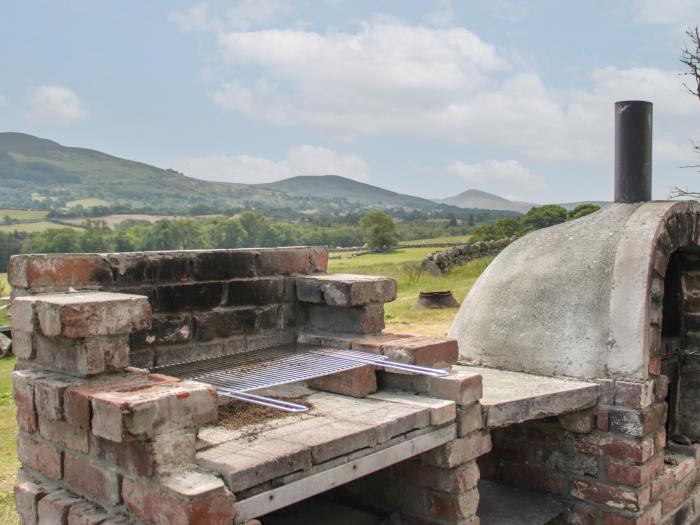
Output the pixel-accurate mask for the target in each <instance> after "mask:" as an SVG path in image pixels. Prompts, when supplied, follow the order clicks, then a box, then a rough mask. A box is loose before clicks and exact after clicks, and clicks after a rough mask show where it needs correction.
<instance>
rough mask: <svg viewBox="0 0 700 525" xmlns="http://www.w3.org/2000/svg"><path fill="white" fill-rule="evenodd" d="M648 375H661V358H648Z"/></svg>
mask: <svg viewBox="0 0 700 525" xmlns="http://www.w3.org/2000/svg"><path fill="white" fill-rule="evenodd" d="M649 373H650V374H651V375H653V376H658V375H661V357H660V356H653V357H650V358H649Z"/></svg>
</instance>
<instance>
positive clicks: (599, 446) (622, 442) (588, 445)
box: [574, 433, 654, 463]
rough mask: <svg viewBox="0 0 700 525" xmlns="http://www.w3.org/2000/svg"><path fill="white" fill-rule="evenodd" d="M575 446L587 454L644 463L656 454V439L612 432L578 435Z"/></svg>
mask: <svg viewBox="0 0 700 525" xmlns="http://www.w3.org/2000/svg"><path fill="white" fill-rule="evenodd" d="M574 447H575V448H576V450H578V451H579V452H584V453H586V454H593V455H596V456H611V457H613V458H616V459H623V460H630V461H634V462H635V463H643V462H645V461H647V460H649V459H650V458H651V457H652V456H653V455H654V440H653V439H651V438H649V437H647V438H645V439H642V440H635V439H629V438H624V437H622V436H615V435H612V434H604V433H593V434H588V435H579V436H576V438H575V439H574Z"/></svg>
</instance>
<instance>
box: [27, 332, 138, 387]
mask: <svg viewBox="0 0 700 525" xmlns="http://www.w3.org/2000/svg"><path fill="white" fill-rule="evenodd" d="M33 345H34V347H35V351H36V363H37V364H38V365H40V366H42V367H44V368H46V369H49V370H60V371H63V372H66V373H67V374H71V375H75V376H82V377H84V376H89V375H96V374H101V373H103V372H109V371H115V370H121V369H124V368H126V367H127V366H129V336H128V335H115V336H92V337H87V338H85V339H66V338H63V337H45V336H43V335H40V334H34V338H33Z"/></svg>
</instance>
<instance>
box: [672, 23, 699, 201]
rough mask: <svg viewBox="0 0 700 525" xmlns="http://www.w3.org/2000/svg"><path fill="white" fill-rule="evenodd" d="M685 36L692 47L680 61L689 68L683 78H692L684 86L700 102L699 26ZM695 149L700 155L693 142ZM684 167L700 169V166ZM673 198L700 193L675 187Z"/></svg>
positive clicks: (685, 49)
mask: <svg viewBox="0 0 700 525" xmlns="http://www.w3.org/2000/svg"><path fill="white" fill-rule="evenodd" d="M685 34H686V35H687V36H688V38H690V47H688V44H686V45H685V47H684V48H683V51H681V57H680V61H681V63H683V64H684V65H685V66H686V67H687V68H688V70H687V71H686V72H685V73H683V76H687V77H690V78H691V81H690V85H689V84H687V83H685V82H684V83H683V85H684V86H685V87H686V89H687V90H688V93H690V94H691V95H692V96H693V97H695V98H697V99H698V100H700V29H699V28H698V26H695V27H694V28H688V29H687V30H686V32H685ZM693 149H694V150H695V152H696V153H698V154H700V144H698V143H697V142H693ZM684 167H685V168H700V164H695V165H691V166H684ZM671 197H694V198H696V199H697V198H700V192H697V191H688V190H687V189H685V188H679V187H678V186H675V187H674V188H672V190H671Z"/></svg>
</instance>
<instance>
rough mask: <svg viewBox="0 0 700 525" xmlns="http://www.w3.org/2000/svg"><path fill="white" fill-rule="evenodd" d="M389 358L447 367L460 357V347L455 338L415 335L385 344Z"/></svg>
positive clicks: (384, 351)
mask: <svg viewBox="0 0 700 525" xmlns="http://www.w3.org/2000/svg"><path fill="white" fill-rule="evenodd" d="M382 352H383V353H384V354H385V355H387V356H388V357H389V359H391V360H393V361H399V362H401V363H407V364H412V365H418V366H434V367H445V366H449V365H453V364H455V363H456V362H457V359H458V358H459V348H458V347H457V341H456V340H454V339H439V338H434V337H420V336H418V337H413V338H410V339H403V340H399V341H397V342H393V343H386V344H384V345H383V351H382Z"/></svg>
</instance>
